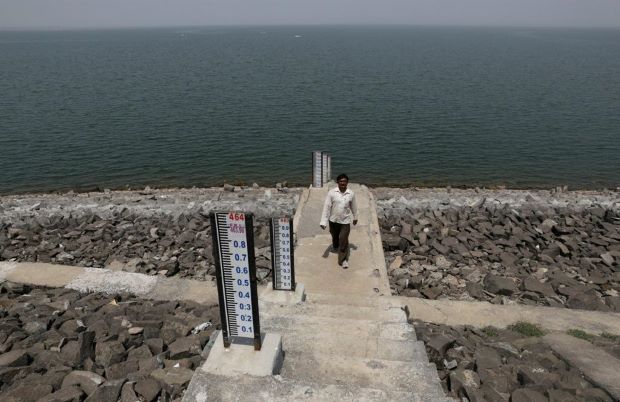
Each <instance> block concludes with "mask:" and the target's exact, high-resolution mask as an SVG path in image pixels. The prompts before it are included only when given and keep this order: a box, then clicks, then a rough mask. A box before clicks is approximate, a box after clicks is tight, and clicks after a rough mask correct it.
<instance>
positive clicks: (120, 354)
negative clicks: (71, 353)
mask: <svg viewBox="0 0 620 402" xmlns="http://www.w3.org/2000/svg"><path fill="white" fill-rule="evenodd" d="M95 354H96V357H95V361H96V362H97V363H98V364H100V365H102V366H104V367H106V366H109V365H111V364H115V363H119V362H121V361H122V360H123V358H124V357H125V347H124V346H123V345H122V344H121V343H120V342H118V341H109V342H98V343H97V346H96V347H95Z"/></svg>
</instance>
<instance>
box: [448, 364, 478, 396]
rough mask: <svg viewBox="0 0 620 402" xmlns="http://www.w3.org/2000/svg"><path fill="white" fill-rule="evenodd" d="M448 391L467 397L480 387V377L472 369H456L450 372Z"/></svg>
mask: <svg viewBox="0 0 620 402" xmlns="http://www.w3.org/2000/svg"><path fill="white" fill-rule="evenodd" d="M449 379H450V391H452V392H454V393H455V394H456V395H462V396H466V397H469V396H470V395H472V391H473V390H477V389H478V388H479V387H480V378H479V377H478V374H476V372H475V371H473V370H464V369H460V368H459V369H457V370H455V371H452V372H450V377H449Z"/></svg>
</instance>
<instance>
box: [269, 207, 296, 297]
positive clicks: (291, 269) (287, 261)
mask: <svg viewBox="0 0 620 402" xmlns="http://www.w3.org/2000/svg"><path fill="white" fill-rule="evenodd" d="M270 223H271V267H272V273H273V274H272V284H273V286H272V287H273V290H289V291H295V258H294V244H293V219H291V217H290V216H288V215H287V216H282V217H278V218H271V222H270Z"/></svg>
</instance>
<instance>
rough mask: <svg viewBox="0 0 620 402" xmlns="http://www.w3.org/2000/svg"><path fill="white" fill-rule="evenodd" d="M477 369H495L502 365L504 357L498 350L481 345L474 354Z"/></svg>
mask: <svg viewBox="0 0 620 402" xmlns="http://www.w3.org/2000/svg"><path fill="white" fill-rule="evenodd" d="M474 359H475V362H476V370H478V371H480V370H484V369H494V368H497V367H499V366H501V365H502V358H501V356H500V354H499V353H498V352H497V350H495V349H493V348H489V347H486V346H479V347H478V348H477V349H476V352H475V354H474Z"/></svg>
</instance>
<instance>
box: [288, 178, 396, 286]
mask: <svg viewBox="0 0 620 402" xmlns="http://www.w3.org/2000/svg"><path fill="white" fill-rule="evenodd" d="M350 187H351V188H352V190H353V191H355V193H356V197H357V204H358V211H359V213H358V215H359V216H358V224H357V225H356V226H353V225H352V226H351V234H350V236H349V242H350V246H351V255H350V258H349V263H350V265H351V266H350V267H349V269H346V270H345V269H342V268H341V267H339V266H338V263H337V254H336V253H330V252H329V249H330V246H331V236H330V234H329V230H327V229H326V230H323V229H321V227H320V226H319V221H320V219H321V212H322V210H323V202H324V200H325V196H326V194H327V189H324V188H318V189H308V190H306V191H307V192H308V196H307V197H305V195H302V199H304V198H305V199H306V202H305V203H303V204H301V205H300V207H299V208H298V209H297V213H296V215H295V220H296V223H297V227H296V228H297V229H296V230H295V232H296V235H297V247H296V248H295V264H296V267H298V269H297V270H296V271H295V275H296V280H297V282H300V283H303V284H304V285H305V286H306V290H307V291H308V292H310V293H329V294H333V295H343V294H348V295H355V296H382V295H390V283H389V279H388V276H387V270H386V267H385V257H384V255H383V248H382V246H381V236H380V232H379V225H378V221H377V215H376V206H375V203H374V199H373V198H372V194H371V193H370V191H368V189H367V188H366V187H363V186H358V185H353V184H352V185H351V186H350Z"/></svg>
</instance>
